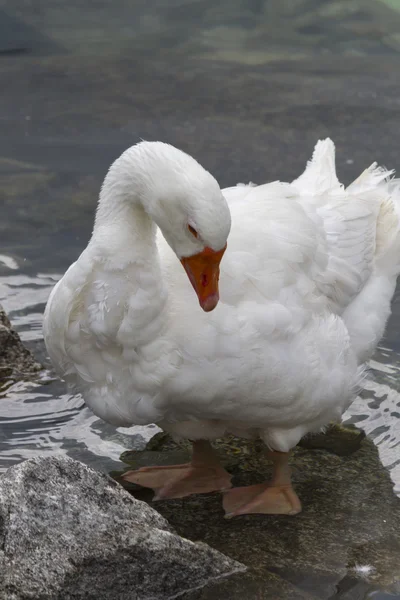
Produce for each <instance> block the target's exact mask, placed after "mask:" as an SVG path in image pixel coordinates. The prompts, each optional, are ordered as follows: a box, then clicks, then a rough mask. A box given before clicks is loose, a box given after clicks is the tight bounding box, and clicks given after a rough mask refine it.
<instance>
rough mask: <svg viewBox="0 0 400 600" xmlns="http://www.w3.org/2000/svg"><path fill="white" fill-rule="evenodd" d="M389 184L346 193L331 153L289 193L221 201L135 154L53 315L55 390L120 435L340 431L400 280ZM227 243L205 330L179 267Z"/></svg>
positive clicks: (164, 153)
mask: <svg viewBox="0 0 400 600" xmlns="http://www.w3.org/2000/svg"><path fill="white" fill-rule="evenodd" d="M390 175H391V172H389V171H386V170H384V169H379V168H377V167H376V165H373V166H372V167H370V169H367V170H366V171H365V172H364V173H363V174H362V175H361V176H360V177H359V178H358V179H357V180H356V181H355V182H354V183H353V184H352V185H351V186H349V187H348V188H347V189H344V187H343V186H342V185H341V184H340V183H339V181H338V179H337V176H336V172H335V161H334V145H333V143H332V142H331V141H330V140H325V141H320V142H318V144H317V146H316V148H315V151H314V155H313V158H312V160H311V161H310V163H309V164H308V166H307V168H306V170H305V172H304V174H303V175H301V176H300V177H299V178H298V179H297V180H296V181H294V182H293V183H292V184H284V183H280V182H274V183H270V184H265V185H260V186H255V185H254V184H250V185H239V186H236V187H232V188H228V189H225V190H223V191H222V192H223V193H222V194H221V191H220V189H219V186H218V184H217V182H216V181H215V179H214V178H213V177H212V176H211V175H210V174H209V173H208V172H207V171H205V170H204V169H203V168H202V167H201V166H200V165H199V164H198V163H197V162H196V161H195V160H194V159H192V158H191V157H189V156H188V155H186V154H184V153H182V152H180V151H179V150H177V149H175V148H173V147H171V146H168V145H167V144H162V143H160V142H152V143H148V142H143V143H141V144H139V145H137V146H134V147H133V148H131V149H129V150H127V151H126V152H125V153H124V154H123V155H122V156H121V157H120V158H119V159H118V160H117V161H116V162H115V163H114V165H113V166H112V167H111V169H110V171H109V173H108V175H107V177H106V180H105V182H104V185H103V188H102V192H101V195H100V201H99V208H98V212H97V216H96V224H95V228H94V232H93V236H92V239H91V241H90V243H89V245H88V247H87V249H86V250H85V251H84V252H83V253H82V255H81V256H80V257H79V259H78V260H77V262H76V263H74V264H73V265H72V266H71V267H70V269H69V270H68V271H67V273H66V274H65V275H64V277H63V279H62V280H61V281H60V282H59V283H58V284H57V285H56V287H55V289H54V290H53V292H52V294H51V296H50V299H49V302H48V305H47V308H46V313H45V322H44V336H45V341H46V345H47V349H48V352H49V355H50V357H51V359H52V361H53V363H54V365H55V367H56V368H57V369H58V372H59V374H60V375H61V377H64V378H66V379H67V381H68V382H69V383H70V384H71V385H73V386H74V387H75V389H78V390H79V391H80V392H81V393H82V395H83V397H84V399H85V401H86V403H87V404H88V405H89V406H90V407H91V409H92V410H93V411H94V412H95V413H96V414H97V415H98V416H100V417H101V418H103V419H105V420H106V421H109V422H111V423H113V424H115V425H123V426H129V425H131V424H140V425H142V424H146V423H152V422H154V423H158V424H159V425H160V426H161V427H162V428H164V429H166V430H168V431H171V432H172V433H173V434H174V435H178V436H187V437H190V438H191V439H196V438H204V437H208V438H213V437H217V436H221V435H223V434H224V433H225V432H227V431H231V432H234V433H236V434H240V435H243V436H245V437H249V436H250V437H251V436H254V435H259V436H261V437H262V438H263V439H264V440H265V442H266V443H267V444H268V445H269V446H270V447H272V448H274V449H276V450H281V451H287V450H289V449H290V448H291V447H293V446H294V445H295V444H296V443H297V442H298V441H299V439H300V438H301V437H302V436H303V435H305V434H306V433H308V432H310V431H313V430H317V429H319V428H321V427H322V426H324V425H326V424H327V423H328V422H329V421H331V420H332V419H338V418H340V416H341V414H342V412H343V411H344V410H345V409H346V408H347V406H348V405H349V403H350V402H351V401H352V400H353V399H354V397H355V395H356V393H357V389H358V386H359V385H360V383H361V382H362V376H363V370H364V366H363V365H364V362H365V361H366V360H367V359H368V358H369V357H370V356H371V354H372V353H373V351H374V349H375V348H376V345H377V343H378V341H379V339H380V337H381V336H382V334H383V330H384V327H385V323H386V321H387V318H388V316H389V314H390V302H391V299H392V296H393V292H394V287H395V282H396V278H397V275H398V273H399V271H400V251H399V250H400V233H399V231H400V228H399V214H400V212H399V207H400V191H399V190H400V186H399V184H398V183H397V182H396V181H394V180H390ZM155 223H156V224H157V225H158V227H159V229H158V232H157V234H156V227H155ZM187 223H190V224H191V225H192V226H195V227H196V229H197V231H198V233H199V236H198V239H195V238H194V237H193V236H190V234H188V232H187V228H186V224H187ZM228 236H229V237H228ZM227 238H228V249H227V251H226V253H225V255H224V257H223V259H222V263H221V277H220V297H221V300H220V303H219V305H218V306H217V308H216V309H215V310H214V311H213V312H211V313H207V314H206V313H203V312H202V311H201V309H200V308H199V306H198V303H197V299H196V297H195V294H194V291H193V289H192V287H191V285H190V283H189V281H188V279H187V277H186V274H185V272H184V270H183V269H182V267H181V265H180V264H179V260H178V259H177V256H178V257H181V256H190V255H191V254H195V253H196V252H199V251H201V249H202V248H204V246H210V247H212V248H214V249H215V250H218V249H219V248H222V246H223V245H224V244H225V242H226V239H227Z"/></svg>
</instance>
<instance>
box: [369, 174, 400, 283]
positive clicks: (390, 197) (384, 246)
mask: <svg viewBox="0 0 400 600" xmlns="http://www.w3.org/2000/svg"><path fill="white" fill-rule="evenodd" d="M386 186H387V197H386V198H385V199H384V200H383V202H382V204H381V207H380V211H379V216H378V220H377V226H376V250H375V257H376V265H377V268H378V269H379V272H384V273H386V274H387V275H395V276H397V275H398V274H399V273H400V180H399V179H392V180H391V181H389V182H386Z"/></svg>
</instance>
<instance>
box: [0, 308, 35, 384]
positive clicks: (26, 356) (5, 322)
mask: <svg viewBox="0 0 400 600" xmlns="http://www.w3.org/2000/svg"><path fill="white" fill-rule="evenodd" d="M41 368H42V367H41V365H40V364H39V363H38V362H36V360H35V358H34V356H33V355H32V354H31V352H30V351H29V350H28V349H27V348H25V346H24V345H23V343H22V342H21V340H20V337H19V335H18V333H17V332H16V331H14V330H13V328H12V327H11V323H10V320H9V319H8V317H7V315H6V313H5V312H4V310H3V308H2V307H1V305H0V381H1V380H2V379H3V378H5V377H10V376H15V375H16V376H17V377H19V378H24V377H26V376H27V375H32V373H37V372H38V371H40V370H41Z"/></svg>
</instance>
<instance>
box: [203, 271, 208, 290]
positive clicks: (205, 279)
mask: <svg viewBox="0 0 400 600" xmlns="http://www.w3.org/2000/svg"><path fill="white" fill-rule="evenodd" d="M207 284H208V277H207V275H206V274H205V273H202V275H201V285H202V286H203V287H206V285H207Z"/></svg>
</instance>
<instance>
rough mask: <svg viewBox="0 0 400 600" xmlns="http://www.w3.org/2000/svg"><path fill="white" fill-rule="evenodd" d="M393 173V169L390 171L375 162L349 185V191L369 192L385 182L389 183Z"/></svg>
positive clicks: (354, 192)
mask: <svg viewBox="0 0 400 600" xmlns="http://www.w3.org/2000/svg"><path fill="white" fill-rule="evenodd" d="M393 174H394V171H393V170H392V171H388V170H387V169H385V167H379V166H378V164H377V163H376V162H374V163H372V165H371V166H370V167H368V169H365V171H363V172H362V173H361V175H359V177H357V179H356V180H355V181H353V183H351V184H350V185H349V186H348V188H347V192H348V193H350V194H360V193H363V192H369V191H371V190H373V189H376V188H377V187H379V186H380V184H382V183H383V182H385V183H389V181H390V178H391V176H392V175H393Z"/></svg>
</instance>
